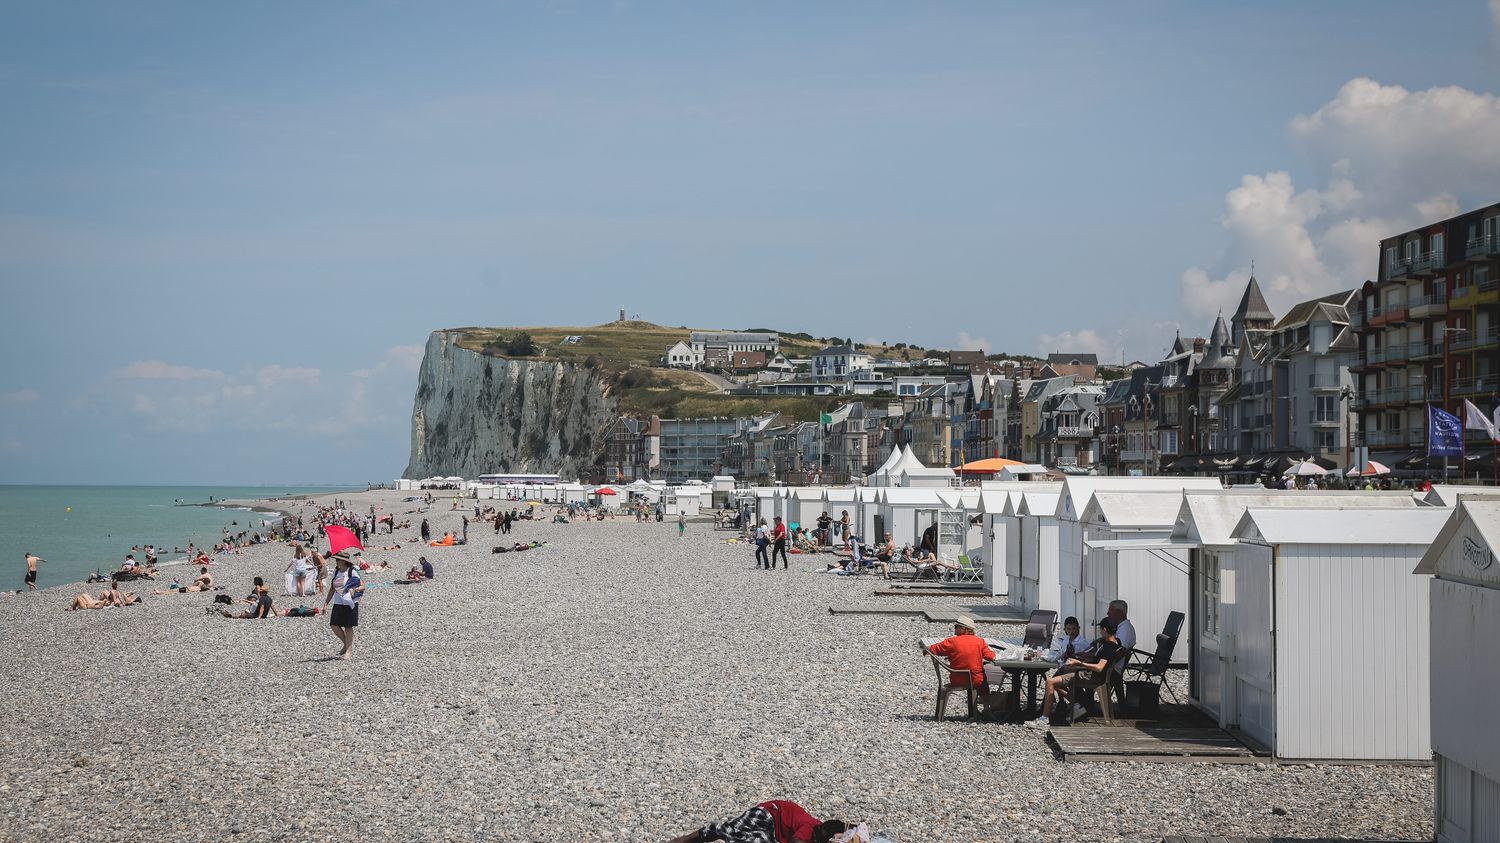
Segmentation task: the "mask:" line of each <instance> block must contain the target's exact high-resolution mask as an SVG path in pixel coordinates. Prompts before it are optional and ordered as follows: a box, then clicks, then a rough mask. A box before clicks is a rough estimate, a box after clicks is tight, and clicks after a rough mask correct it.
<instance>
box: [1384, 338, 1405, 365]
mask: <svg viewBox="0 0 1500 843" xmlns="http://www.w3.org/2000/svg"><path fill="white" fill-rule="evenodd" d="M1410 350H1411V347H1410V346H1408V345H1407V344H1406V343H1404V342H1398V343H1396V344H1395V345H1388V346H1386V347H1385V348H1383V349H1381V351H1383V352H1384V353H1385V362H1386V363H1405V362H1406V355H1407V353H1408V352H1409V351H1410Z"/></svg>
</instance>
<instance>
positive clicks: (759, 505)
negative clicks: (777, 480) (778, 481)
mask: <svg viewBox="0 0 1500 843" xmlns="http://www.w3.org/2000/svg"><path fill="white" fill-rule="evenodd" d="M754 491H755V520H756V521H757V522H760V521H764V522H766V523H767V524H769V523H771V517H772V516H774V515H775V514H776V496H777V495H778V494H780V492H781V489H780V488H779V487H777V486H756V487H755V489H754Z"/></svg>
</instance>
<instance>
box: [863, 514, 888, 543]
mask: <svg viewBox="0 0 1500 843" xmlns="http://www.w3.org/2000/svg"><path fill="white" fill-rule="evenodd" d="M864 539H865V543H866V544H870V545H875V544H879V543H880V542H883V541H885V516H884V515H877V516H875V535H874V536H865V537H864Z"/></svg>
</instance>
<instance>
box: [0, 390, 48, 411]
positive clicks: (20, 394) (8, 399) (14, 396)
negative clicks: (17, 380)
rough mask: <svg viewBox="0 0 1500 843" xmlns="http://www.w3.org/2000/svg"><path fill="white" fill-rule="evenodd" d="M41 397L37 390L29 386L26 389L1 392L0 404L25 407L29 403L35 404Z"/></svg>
mask: <svg viewBox="0 0 1500 843" xmlns="http://www.w3.org/2000/svg"><path fill="white" fill-rule="evenodd" d="M40 397H41V396H40V395H38V394H37V391H36V390H34V389H31V388H29V387H28V388H26V389H17V390H14V391H12V392H0V405H3V406H6V407H24V406H26V405H28V404H35V403H36V401H37V399H38V398H40Z"/></svg>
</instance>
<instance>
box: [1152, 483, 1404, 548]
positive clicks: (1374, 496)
mask: <svg viewBox="0 0 1500 843" xmlns="http://www.w3.org/2000/svg"><path fill="white" fill-rule="evenodd" d="M1252 506H1254V507H1260V508H1263V509H1264V508H1272V507H1274V508H1281V509H1288V508H1290V509H1317V510H1327V509H1415V508H1416V507H1417V502H1416V500H1414V499H1413V498H1412V496H1411V495H1409V494H1407V493H1406V492H1360V491H1333V490H1324V491H1319V492H1290V491H1280V490H1275V489H1261V490H1256V489H1220V490H1217V491H1214V490H1200V489H1188V490H1186V491H1184V492H1183V493H1182V503H1181V505H1180V507H1179V509H1178V511H1177V518H1176V519H1175V522H1174V524H1173V527H1172V535H1173V537H1175V538H1183V539H1191V540H1193V541H1196V542H1198V543H1200V544H1202V545H1204V546H1207V547H1227V546H1229V545H1232V544H1234V541H1235V540H1234V536H1233V533H1234V528H1235V527H1236V526H1238V525H1239V523H1240V519H1241V518H1243V517H1244V515H1245V510H1246V509H1249V508H1250V507H1252Z"/></svg>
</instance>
